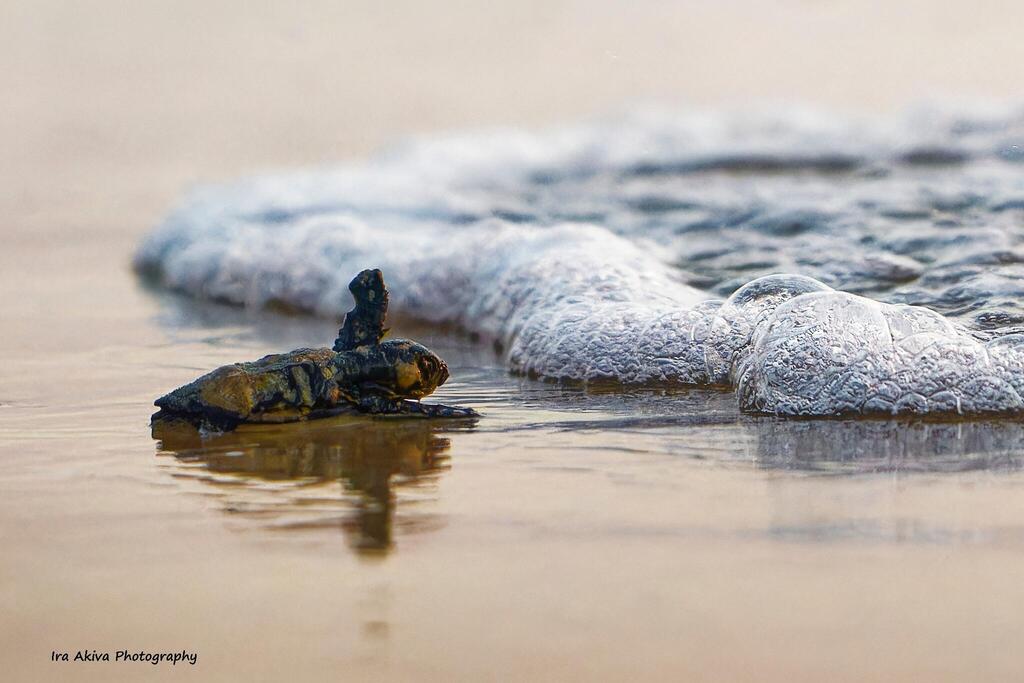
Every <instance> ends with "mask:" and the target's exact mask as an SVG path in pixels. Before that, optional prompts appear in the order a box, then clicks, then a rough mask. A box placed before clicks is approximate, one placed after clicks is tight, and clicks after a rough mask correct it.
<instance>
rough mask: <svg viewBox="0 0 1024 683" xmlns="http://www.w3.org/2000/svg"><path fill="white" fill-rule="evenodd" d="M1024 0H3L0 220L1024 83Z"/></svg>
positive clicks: (128, 219) (147, 204)
mask: <svg viewBox="0 0 1024 683" xmlns="http://www.w3.org/2000/svg"><path fill="white" fill-rule="evenodd" d="M1022 26H1024V4H1021V3H1020V2H1014V1H1012V0H988V1H980V2H961V1H958V2H941V1H938V0H910V1H903V2H869V1H865V0H835V1H820V2H812V1H809V0H803V1H797V0H789V1H783V2H757V1H751V0H725V1H721V2H712V1H710V0H709V1H704V2H629V3H607V2H557V1H551V0H547V1H544V2H530V1H517V2H501V3H491V2H487V3H484V2H445V3H421V2H409V1H401V2H387V3H381V2H351V1H350V2H323V1H321V2H306V3H291V2H289V3H284V2H279V3H268V2H242V1H224V0H217V1H209V0H204V1H202V2H195V1H191V0H189V1H184V0H174V1H156V2H154V1H138V0H134V1H118V0H109V1H105V2H104V1H96V0H74V1H72V0H65V1H63V2H61V1H55V0H29V1H23V2H3V3H2V4H0V63H2V64H3V68H2V69H0V91H2V92H3V93H4V97H3V98H2V100H0V102H2V104H0V112H2V114H0V152H2V158H3V163H2V164H0V187H2V188H3V189H2V191H0V211H2V212H3V215H4V216H5V217H6V220H5V222H4V224H5V227H4V230H5V231H9V230H10V229H11V228H12V227H13V228H20V229H25V228H28V229H32V230H38V229H43V228H45V229H48V230H49V229H60V228H68V227H71V225H70V224H74V225H75V226H80V227H88V228H92V229H95V230H100V231H103V232H108V231H112V230H114V231H117V232H118V233H121V234H123V231H129V232H132V233H134V234H137V233H139V232H141V231H142V230H144V229H146V228H147V227H148V226H149V225H150V224H151V223H152V222H153V221H154V220H157V219H158V217H159V215H160V213H161V212H162V211H163V210H164V209H165V207H166V205H167V204H168V203H169V202H171V201H173V200H174V198H175V196H176V195H177V194H178V193H179V192H180V191H181V190H182V187H183V186H184V185H186V184H188V183H192V182H196V181H201V180H205V179H213V178H222V177H230V176H232V175H235V174H240V173H244V172H247V171H252V170H254V169H256V168H263V167H272V166H280V165H292V164H309V163H322V162H330V161H334V160H337V159H340V158H345V157H349V156H352V155H360V154H365V153H367V152H370V151H372V150H374V149H375V148H378V147H379V146H381V145H383V144H386V143H388V142H389V141H391V140H393V139H395V138H396V137H397V136H401V135H405V134H409V133H417V132H422V131H430V130H434V129H440V128H444V129H448V128H460V127H466V126H478V125H491V124H526V125H542V124H544V123H548V122H561V121H571V120H573V119H576V118H579V117H582V116H588V115H592V114H595V113H596V114H599V113H602V112H604V111H607V110H609V109H611V108H614V107H617V106H620V105H623V104H628V103H630V102H635V101H636V100H638V99H655V100H668V101H670V102H674V101H683V102H690V103H694V104H697V105H704V104H726V105H733V106H742V105H744V104H746V103H751V102H757V101H763V100H771V101H774V102H778V101H782V102H786V101H799V102H810V103H821V104H823V105H826V106H829V107H834V108H838V109H842V110H853V111H858V112H860V111H866V112H873V111H880V110H881V111H884V110H888V109H892V108H900V107H903V106H906V105H907V104H908V103H914V102H918V101H920V100H921V99H923V98H948V97H956V98H963V99H970V100H976V99H979V98H981V99H988V98H996V99H1007V98H1014V97H1017V96H1019V95H1020V94H1021V89H1020V84H1021V82H1022V80H1021V76H1022V68H1021V66H1022V65H1024V41H1022V40H1021V27H1022Z"/></svg>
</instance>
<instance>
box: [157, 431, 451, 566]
mask: <svg viewBox="0 0 1024 683" xmlns="http://www.w3.org/2000/svg"><path fill="white" fill-rule="evenodd" d="M463 426H464V425H462V424H461V423H447V424H441V423H439V422H435V421H430V420H403V421H400V422H388V423H382V422H380V421H378V420H372V419H366V418H356V419H349V418H334V419H326V420H317V421H313V422H306V423H302V424H300V425H293V426H291V428H288V429H285V428H282V427H279V426H275V425H254V426H252V427H248V428H246V429H244V430H239V431H234V432H226V433H222V434H214V435H207V436H201V435H200V434H199V432H197V431H196V430H195V429H193V428H192V427H191V426H190V425H188V424H187V423H183V422H180V421H179V422H173V421H168V422H162V423H159V424H158V425H156V426H155V427H154V432H153V435H154V436H155V437H156V438H157V439H159V440H160V444H159V445H158V450H159V451H160V453H161V454H168V455H173V456H174V458H175V459H176V461H177V462H178V463H179V464H180V465H181V466H183V467H184V469H183V470H181V471H180V472H177V473H176V476H182V477H194V478H195V479H197V480H199V481H202V482H204V483H205V484H207V485H212V486H215V487H218V488H220V490H221V493H222V495H221V496H220V497H219V499H220V500H222V501H223V504H224V509H225V511H226V512H229V513H231V514H232V515H235V516H237V517H239V518H241V519H251V520H252V521H254V522H255V523H258V524H263V523H269V524H270V525H271V526H272V528H274V529H279V530H282V529H283V530H289V531H294V532H310V531H316V530H321V529H338V528H339V527H340V529H341V530H342V532H343V533H344V534H345V536H346V537H347V540H348V543H349V544H350V545H351V546H352V547H353V548H354V549H355V550H356V551H358V552H360V553H369V554H371V555H376V554H379V553H380V552H382V551H387V550H390V549H391V548H392V547H393V546H394V535H395V534H402V535H408V534H416V533H422V532H429V531H432V530H435V529H437V528H439V527H440V526H441V524H442V520H441V518H439V517H437V516H436V515H434V514H432V513H430V512H429V511H427V510H424V509H423V507H422V506H419V505H412V506H410V507H408V509H404V508H400V496H399V495H398V494H399V492H400V491H409V492H416V495H415V497H416V498H417V499H419V498H420V495H419V492H423V491H429V490H430V489H431V488H432V486H431V485H432V484H433V482H435V481H436V479H437V478H438V477H439V476H440V475H441V474H442V473H443V472H445V471H446V470H447V469H448V467H449V465H448V461H449V454H448V451H449V449H450V447H451V444H450V441H449V439H448V438H447V437H445V436H444V432H445V431H447V430H449V429H461V428H463ZM335 482H340V483H341V491H342V494H343V495H342V496H340V497H336V496H335V495H325V487H328V489H329V490H330V489H332V488H333V487H334V486H336V483H335ZM269 493H273V494H274V495H269V496H268V494H269Z"/></svg>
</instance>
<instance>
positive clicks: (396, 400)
mask: <svg viewBox="0 0 1024 683" xmlns="http://www.w3.org/2000/svg"><path fill="white" fill-rule="evenodd" d="M348 287H349V290H350V291H351V292H352V296H353V297H354V298H355V301H356V305H355V308H353V309H352V310H351V311H349V312H348V314H347V315H346V316H345V321H344V323H342V327H341V330H340V331H339V332H338V338H337V340H335V342H334V348H333V350H332V349H296V350H295V351H290V352H289V353H281V354H274V355H271V356H265V357H264V358H261V359H259V360H257V361H253V362H250V363H235V364H233V365H225V366H223V367H220V368H217V369H216V370H214V371H213V372H210V373H209V374H206V375H203V376H202V377H200V378H199V379H197V380H195V381H194V382H192V383H190V384H186V385H185V386H183V387H180V388H178V389H175V390H174V391H172V392H171V393H169V394H167V395H166V396H162V397H160V398H159V399H157V400H156V405H157V406H158V407H159V408H160V410H159V411H158V412H157V413H156V414H155V415H153V423H154V424H156V423H157V422H160V421H165V420H185V421H187V422H190V423H191V424H193V425H195V426H199V427H206V428H213V429H217V430H225V429H233V428H234V427H236V426H237V425H239V424H241V423H245V422H263V423H266V422H295V421H298V420H308V419H311V418H318V417H327V416H331V415H338V414H344V413H352V414H357V413H370V414H379V415H407V416H418V417H448V418H452V417H456V418H457V417H475V416H476V415H477V413H476V411H474V410H472V409H471V408H456V407H452V406H444V405H438V404H425V403H420V401H419V399H421V398H423V397H424V396H427V395H429V394H431V393H432V392H433V391H434V390H435V389H437V387H439V386H441V385H442V384H444V382H445V380H447V379H448V366H447V365H445V362H444V361H443V360H441V358H440V357H438V356H437V354H435V353H434V352H433V351H431V350H430V349H428V348H426V347H425V346H423V345H422V344H417V343H416V342H414V341H410V340H408V339H389V340H387V341H381V340H382V338H383V337H384V335H385V334H386V333H387V330H386V329H385V328H384V318H385V316H386V315H387V309H388V291H387V288H386V287H385V286H384V277H383V275H382V274H381V272H380V271H379V270H364V271H363V272H361V273H359V275H357V276H356V277H355V279H354V280H352V282H351V284H349V286H348Z"/></svg>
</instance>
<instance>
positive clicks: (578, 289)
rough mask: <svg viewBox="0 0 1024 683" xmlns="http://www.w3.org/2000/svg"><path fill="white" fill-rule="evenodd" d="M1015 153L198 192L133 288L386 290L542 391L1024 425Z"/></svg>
mask: <svg viewBox="0 0 1024 683" xmlns="http://www.w3.org/2000/svg"><path fill="white" fill-rule="evenodd" d="M1022 143H1024V117H1022V116H1021V114H1020V112H1014V111H1012V110H1004V111H1001V112H995V113H993V112H986V113H983V114H978V113H971V114H964V113H956V112H934V111H933V112H931V113H930V114H919V115H916V116H911V117H908V118H905V119H900V120H897V121H892V122H881V123H879V122H875V123H854V122H849V121H837V120H836V119H834V118H833V117H827V116H821V115H812V114H792V113H787V114H785V115H782V116H778V115H771V114H767V113H759V114H756V115H752V114H745V115H742V116H739V115H723V114H721V113H704V114H700V113H692V112H691V113H674V112H659V113H651V112H642V113H637V114H634V115H631V116H627V117H624V118H620V119H618V120H615V121H611V122H607V121H606V122H603V123H594V124H586V125H580V126H576V127H568V128H563V129H560V130H555V131H549V132H546V133H538V134H529V133H524V132H522V131H496V132H490V133H481V134H473V135H466V136H447V137H439V138H431V139H426V140H419V141H412V142H410V143H407V144H405V145H404V146H401V147H398V148H396V149H394V150H391V151H390V152H387V153H385V154H382V155H380V156H378V157H376V158H374V159H371V160H369V161H367V162H364V163H362V164H357V165H349V166H342V167H338V168H334V169H326V170H318V171H306V172H294V173H287V174H279V175H267V176H261V177H257V178H252V179H246V180H242V181H239V182H236V183H232V184H229V185H223V186H210V187H205V188H200V189H198V190H196V191H195V192H193V193H192V194H191V195H190V196H189V197H187V198H186V199H185V200H184V202H183V203H182V204H181V205H180V206H179V207H178V208H177V209H176V210H175V211H173V212H172V213H171V214H170V215H169V216H168V217H167V219H166V220H165V221H164V222H163V223H162V224H161V225H160V226H159V227H158V228H157V229H156V230H155V231H154V232H153V233H152V234H150V235H149V236H148V237H147V238H146V240H145V241H144V242H143V244H142V245H141V247H140V249H139V251H138V253H137V255H136V265H137V267H138V268H139V269H140V270H144V271H146V272H149V273H152V274H154V275H156V276H157V277H158V278H159V279H160V280H161V281H162V282H163V283H164V284H165V285H166V286H168V287H171V288H174V289H177V290H180V291H183V292H187V293H190V294H193V295H196V296H202V297H208V298H214V299H218V300H224V301H229V302H232V303H237V304H243V305H248V306H265V305H269V304H285V305H287V306H289V307H292V308H295V309H301V310H305V311H310V312H314V313H317V314H321V315H335V316H336V315H339V314H341V313H343V312H344V311H345V310H346V309H347V308H348V307H349V306H350V303H351V302H350V297H349V295H348V292H347V289H346V285H347V283H348V281H349V280H350V279H351V277H352V276H353V275H354V274H355V273H356V272H358V271H359V270H361V269H363V268H366V267H379V268H382V269H383V270H384V273H385V276H386V278H387V280H388V283H389V286H390V288H391V291H392V306H393V307H394V309H395V310H396V311H399V312H401V313H404V314H406V315H410V316H414V317H416V318H419V319H422V320H426V321H431V322H436V323H445V324H451V325H455V326H458V327H459V328H462V329H464V330H467V331H473V332H477V333H480V334H482V335H485V336H488V337H490V338H493V339H494V340H495V341H497V342H499V343H500V345H501V346H502V347H503V348H504V349H505V354H504V356H505V358H506V360H507V363H508V366H509V368H510V370H512V371H513V372H517V373H523V374H527V375H530V376H534V377H538V378H544V379H558V380H576V381H586V382H592V381H598V380H602V381H603V380H610V381H615V382H621V383H624V384H645V383H670V384H680V385H727V386H733V387H735V388H736V389H737V396H738V400H739V403H740V407H741V408H742V409H744V410H748V411H756V412H766V413H775V414H785V415H819V416H825V415H838V414H930V415H982V414H1003V413H1017V412H1020V411H1022V410H1024V401H1022V398H1021V396H1022V395H1024V381H1022V379H1021V378H1022V377H1024V374H1022V370H1024V336H1022V335H1021V334H1019V332H1020V331H1021V330H1020V329H1019V328H1018V327H1017V326H1018V324H1019V323H1020V322H1022V321H1024V308H1022V307H1021V304H1020V303H1019V302H1020V298H1019V297H1018V296H1017V295H1018V293H1024V292H1021V289H1022V286H1021V285H1020V284H1019V282H1021V281H1024V270H1022V265H1021V264H1024V249H1022V248H1021V246H1020V242H1021V240H1022V238H1024V228H1022V224H1024V221H1022V220H1021V219H1022V215H1024V172H1022V171H1024V169H1022V168H1021V166H1020V162H1021V161H1024V152H1021V148H1020V145H1021V144H1022ZM787 271H788V273H787V274H779V273H780V272H787ZM844 289H845V290H848V291H840V290H844ZM858 294H864V295H870V297H871V298H867V297H866V296H859V295H858ZM722 297H725V298H724V300H723V299H722ZM912 304H926V305H927V306H928V307H925V306H921V305H912ZM933 309H934V310H933Z"/></svg>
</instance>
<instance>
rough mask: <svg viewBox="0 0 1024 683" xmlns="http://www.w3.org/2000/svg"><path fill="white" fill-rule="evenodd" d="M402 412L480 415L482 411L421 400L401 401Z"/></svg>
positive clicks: (429, 415) (437, 415)
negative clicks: (422, 401)
mask: <svg viewBox="0 0 1024 683" xmlns="http://www.w3.org/2000/svg"><path fill="white" fill-rule="evenodd" d="M401 404H402V412H403V413H406V414H409V415H422V416H423V417H479V416H480V413H478V412H476V411H475V410H473V409H472V408H460V407H458V406H446V405H442V404H440V403H420V402H419V401H401Z"/></svg>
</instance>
